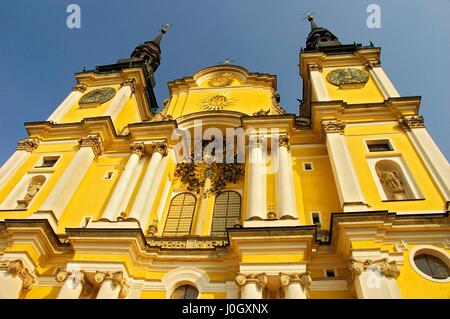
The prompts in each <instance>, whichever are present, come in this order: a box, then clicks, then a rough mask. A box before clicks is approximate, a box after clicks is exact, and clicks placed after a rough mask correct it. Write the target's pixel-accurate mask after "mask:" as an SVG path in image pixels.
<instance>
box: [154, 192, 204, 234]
mask: <svg viewBox="0 0 450 319" xmlns="http://www.w3.org/2000/svg"><path fill="white" fill-rule="evenodd" d="M181 195H185V196H186V195H189V196H192V197H193V198H194V204H193V205H192V206H193V209H192V213H191V218H190V224H189V231H188V234H184V235H178V234H175V235H167V234H166V227H167V223H168V222H169V219H177V220H178V224H177V230H176V232H175V233H178V230H179V226H180V221H181V220H182V219H181V218H180V217H179V218H171V217H170V210H171V208H172V204H173V201H174V200H175V199H176V198H177V197H178V196H181ZM177 206H178V205H177ZM181 206H184V199H183V205H181ZM196 208H197V196H195V195H194V194H192V193H191V192H181V193H178V194H175V195H174V196H173V197H172V199H171V200H170V203H169V209H168V211H167V216H166V220H165V223H164V228H163V230H162V236H167V237H183V236H189V235H191V232H192V224H193V220H194V215H195V210H196ZM180 215H181V213H180Z"/></svg>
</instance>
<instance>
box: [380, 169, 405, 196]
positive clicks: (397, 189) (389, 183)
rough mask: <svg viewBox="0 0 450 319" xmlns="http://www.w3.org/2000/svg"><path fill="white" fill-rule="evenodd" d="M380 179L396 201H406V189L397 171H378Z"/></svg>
mask: <svg viewBox="0 0 450 319" xmlns="http://www.w3.org/2000/svg"><path fill="white" fill-rule="evenodd" d="M377 174H378V177H379V178H380V181H381V183H382V184H383V185H384V186H385V187H386V188H387V190H388V191H389V192H390V193H392V194H393V195H394V199H405V198H406V197H405V188H404V187H403V184H402V181H401V178H400V175H399V174H398V172H397V171H394V170H387V169H377Z"/></svg>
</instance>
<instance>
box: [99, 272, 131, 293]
mask: <svg viewBox="0 0 450 319" xmlns="http://www.w3.org/2000/svg"><path fill="white" fill-rule="evenodd" d="M94 280H95V281H96V282H97V283H99V284H100V283H102V282H103V281H104V280H111V281H112V282H113V284H114V285H118V286H120V288H121V289H120V292H119V297H120V298H125V297H126V296H127V295H128V284H127V283H126V280H125V277H124V275H123V271H117V272H112V271H97V272H96V273H95V276H94Z"/></svg>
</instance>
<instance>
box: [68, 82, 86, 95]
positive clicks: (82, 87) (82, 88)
mask: <svg viewBox="0 0 450 319" xmlns="http://www.w3.org/2000/svg"><path fill="white" fill-rule="evenodd" d="M86 90H87V86H86V85H84V84H75V85H74V86H73V88H72V91H79V92H81V93H83V92H84V91H86Z"/></svg>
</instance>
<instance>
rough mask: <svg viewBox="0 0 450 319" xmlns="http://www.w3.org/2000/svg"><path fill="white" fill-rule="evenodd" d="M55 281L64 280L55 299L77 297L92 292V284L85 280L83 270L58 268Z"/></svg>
mask: <svg viewBox="0 0 450 319" xmlns="http://www.w3.org/2000/svg"><path fill="white" fill-rule="evenodd" d="M56 281H57V282H64V285H63V286H62V288H61V290H60V291H59V293H58V297H57V299H78V298H80V295H89V294H90V293H91V292H92V285H91V284H90V283H89V282H88V281H86V279H85V273H84V271H83V270H80V271H76V272H68V271H66V270H64V269H58V272H57V274H56Z"/></svg>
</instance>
